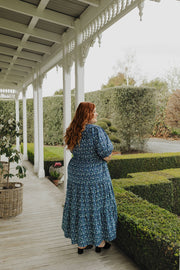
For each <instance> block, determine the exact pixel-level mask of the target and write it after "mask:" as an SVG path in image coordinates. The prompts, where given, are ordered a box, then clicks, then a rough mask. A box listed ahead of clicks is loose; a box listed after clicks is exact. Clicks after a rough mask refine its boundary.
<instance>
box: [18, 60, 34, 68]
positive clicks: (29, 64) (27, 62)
mask: <svg viewBox="0 0 180 270" xmlns="http://www.w3.org/2000/svg"><path fill="white" fill-rule="evenodd" d="M15 64H17V65H21V66H26V67H32V68H33V67H36V62H34V61H30V60H24V59H17V60H16V61H15Z"/></svg>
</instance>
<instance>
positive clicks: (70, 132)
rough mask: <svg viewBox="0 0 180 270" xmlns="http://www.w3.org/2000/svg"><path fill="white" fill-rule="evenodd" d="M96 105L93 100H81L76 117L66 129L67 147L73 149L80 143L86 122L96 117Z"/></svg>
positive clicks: (65, 139)
mask: <svg viewBox="0 0 180 270" xmlns="http://www.w3.org/2000/svg"><path fill="white" fill-rule="evenodd" d="M94 109H95V105H94V103H91V102H81V103H80V104H79V106H78V108H77V110H76V112H75V115H74V118H73V120H72V122H71V124H70V125H69V127H68V128H67V129H66V134H65V136H64V141H65V144H66V145H67V148H68V149H69V150H70V151H72V150H73V149H74V147H75V146H76V145H77V144H79V143H80V140H81V137H82V132H83V131H84V130H85V126H86V124H88V123H90V121H91V120H92V119H93V117H94Z"/></svg>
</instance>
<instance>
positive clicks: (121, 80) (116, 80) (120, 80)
mask: <svg viewBox="0 0 180 270" xmlns="http://www.w3.org/2000/svg"><path fill="white" fill-rule="evenodd" d="M128 84H129V85H135V81H134V79H133V78H128ZM121 85H127V79H126V77H125V75H124V74H123V73H120V72H119V73H118V74H117V75H115V76H112V77H110V78H109V80H108V82H107V84H103V85H102V86H101V89H104V88H111V87H115V86H121Z"/></svg>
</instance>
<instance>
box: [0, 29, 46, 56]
mask: <svg viewBox="0 0 180 270" xmlns="http://www.w3.org/2000/svg"><path fill="white" fill-rule="evenodd" d="M0 40H1V43H3V44H9V45H12V46H16V47H18V46H20V45H21V46H23V47H24V48H25V49H29V50H32V51H36V52H42V53H46V54H51V49H50V48H49V47H48V46H46V45H42V44H38V43H35V42H32V41H26V42H24V43H23V44H20V43H21V40H20V39H18V38H14V37H8V36H5V35H2V34H0Z"/></svg>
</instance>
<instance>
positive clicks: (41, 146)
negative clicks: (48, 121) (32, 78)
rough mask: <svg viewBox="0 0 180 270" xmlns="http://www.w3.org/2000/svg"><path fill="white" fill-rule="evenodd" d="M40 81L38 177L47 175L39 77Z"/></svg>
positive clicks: (40, 87) (39, 90)
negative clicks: (45, 170)
mask: <svg viewBox="0 0 180 270" xmlns="http://www.w3.org/2000/svg"><path fill="white" fill-rule="evenodd" d="M38 81H40V83H39V85H38V93H37V97H38V135H39V136H38V146H39V149H38V153H39V159H38V177H39V178H43V177H45V172H44V138H43V98H42V81H43V79H42V78H41V79H40V78H38Z"/></svg>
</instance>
